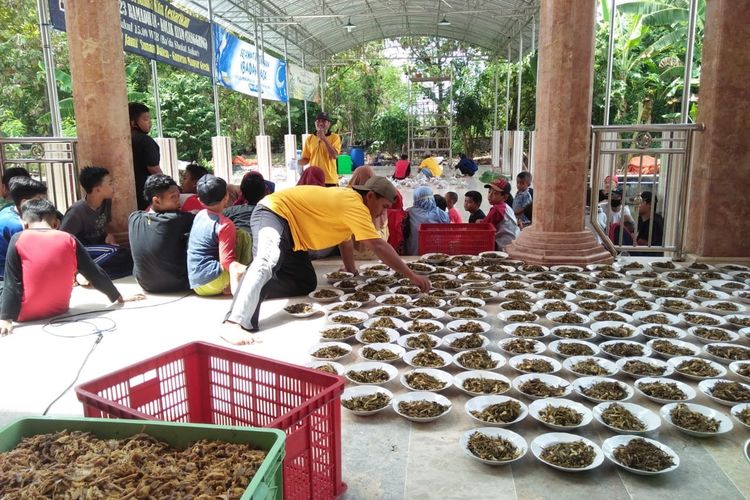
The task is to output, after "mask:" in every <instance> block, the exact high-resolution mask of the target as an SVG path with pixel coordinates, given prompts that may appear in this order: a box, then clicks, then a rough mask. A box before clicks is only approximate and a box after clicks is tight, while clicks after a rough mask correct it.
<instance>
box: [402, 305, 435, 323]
mask: <svg viewBox="0 0 750 500" xmlns="http://www.w3.org/2000/svg"><path fill="white" fill-rule="evenodd" d="M444 316H445V313H444V312H443V311H441V310H440V309H436V308H434V307H414V308H412V309H410V310H408V311H407V312H406V315H405V317H406V318H408V319H410V320H424V319H432V320H439V319H442V318H443V317H444Z"/></svg>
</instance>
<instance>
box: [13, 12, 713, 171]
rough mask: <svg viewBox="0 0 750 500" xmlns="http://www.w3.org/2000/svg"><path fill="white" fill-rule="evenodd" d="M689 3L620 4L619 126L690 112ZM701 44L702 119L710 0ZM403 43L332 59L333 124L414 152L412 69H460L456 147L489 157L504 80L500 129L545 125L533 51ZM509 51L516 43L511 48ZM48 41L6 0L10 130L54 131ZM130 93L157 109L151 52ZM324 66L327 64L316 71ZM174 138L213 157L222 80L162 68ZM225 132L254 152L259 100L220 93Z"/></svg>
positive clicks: (614, 120) (296, 108)
mask: <svg viewBox="0 0 750 500" xmlns="http://www.w3.org/2000/svg"><path fill="white" fill-rule="evenodd" d="M608 4H609V0H600V15H599V25H598V27H597V31H596V56H595V65H594V89H593V90H594V99H593V109H592V122H593V123H595V124H601V123H602V122H603V116H604V91H605V88H604V87H605V76H606V67H607V64H606V55H607V44H608V25H609V15H610V13H609V12H608ZM688 4H689V0H620V1H619V2H618V8H617V11H616V13H615V31H616V38H615V48H614V58H613V83H612V97H611V110H610V123H611V124H626V123H668V122H672V121H675V119H676V118H679V113H680V107H681V95H682V87H683V81H682V79H683V72H684V58H685V52H686V50H685V46H686V40H687V24H688V19H687V12H688V11H687V9H688ZM699 5H700V13H699V16H698V25H697V34H696V50H695V54H694V66H693V75H692V79H691V89H692V91H693V94H694V95H693V99H692V105H691V109H690V115H691V117H693V118H694V117H695V113H696V105H697V103H696V101H697V99H695V97H696V94H697V90H698V77H699V74H700V55H701V50H702V36H703V12H704V8H705V0H701V1H700V2H699ZM399 43H400V44H401V46H402V47H403V48H404V49H405V50H406V51H408V52H409V53H410V54H411V56H412V58H413V59H412V61H411V62H410V63H409V65H408V66H407V67H401V66H400V65H397V64H395V61H389V60H388V59H386V58H384V56H383V54H384V52H383V51H384V47H385V44H384V42H383V41H378V42H370V43H368V44H365V45H364V46H360V47H357V48H355V49H352V50H350V51H347V52H344V53H341V54H338V55H337V56H336V58H335V60H334V61H333V64H332V65H330V66H328V67H327V70H326V75H327V80H326V95H325V103H326V110H327V111H328V112H329V113H330V114H331V116H332V118H333V121H334V125H333V129H334V130H335V131H337V132H339V133H342V134H349V133H350V134H351V137H352V140H353V142H354V143H357V144H364V145H366V146H369V147H370V149H371V150H372V151H375V150H382V151H387V152H390V153H393V154H398V153H400V152H401V151H403V149H404V145H405V143H406V139H407V130H408V129H407V127H408V97H409V89H408V83H407V82H406V78H405V77H404V76H405V74H412V73H416V72H419V73H422V74H424V75H426V76H436V75H446V74H452V75H453V82H454V83H453V108H452V109H450V111H451V112H452V113H453V121H454V137H453V141H454V142H453V143H454V151H455V152H459V151H466V152H468V153H469V154H477V153H479V152H481V151H480V150H482V148H483V147H484V148H486V144H487V140H486V138H487V137H488V136H489V135H490V133H491V130H492V128H493V124H494V122H495V108H494V102H495V79H497V82H498V94H499V97H498V109H497V126H498V128H499V129H504V128H506V109H505V108H506V104H507V105H508V106H507V107H508V110H507V115H508V120H507V121H508V128H509V129H511V130H513V129H516V128H517V127H518V128H520V129H523V130H533V128H534V120H535V116H534V115H535V91H536V89H535V74H536V54H528V55H527V56H526V57H525V58H524V60H523V62H522V63H521V65H520V66H519V63H518V62H517V61H513V62H511V63H508V62H507V61H504V60H498V59H497V58H495V57H493V56H492V55H491V54H486V53H485V52H483V51H481V50H479V49H476V48H473V47H470V46H466V45H465V44H463V43H461V42H458V41H453V40H436V39H434V38H423V37H402V38H401V39H399ZM52 48H53V53H54V57H55V63H56V76H57V85H58V93H59V99H60V107H61V112H62V117H63V133H64V135H66V136H74V135H75V133H76V132H75V117H74V113H73V106H72V99H71V91H72V84H73V82H72V81H71V78H70V75H69V66H68V52H67V50H68V49H67V45H66V35H65V33H60V32H57V31H54V30H53V31H52ZM500 52H501V53H504V50H500ZM42 61H43V57H42V48H41V42H40V38H39V28H38V21H37V14H36V2H34V1H33V0H0V76H1V78H2V85H0V134H2V135H5V136H48V135H50V116H49V109H48V105H47V98H46V92H45V83H44V69H43V66H42ZM125 63H126V68H125V70H126V75H127V82H128V94H129V99H130V100H141V101H144V102H146V103H147V104H148V105H150V106H152V108H153V94H152V87H151V72H150V67H149V63H148V61H147V60H146V59H144V58H142V57H139V56H135V55H132V54H126V58H125ZM519 67H520V68H521V71H520V74H521V78H522V81H521V115H520V116H516V105H515V103H516V97H517V78H518V77H519ZM313 69H314V70H317V68H313ZM158 72H159V83H160V86H159V92H160V97H161V108H162V124H163V135H164V136H167V137H174V138H176V139H177V143H178V146H177V147H178V152H179V154H180V157H181V158H182V159H184V160H204V159H205V158H206V157H209V156H210V149H211V136H213V135H214V134H215V125H214V120H215V119H214V110H213V95H212V91H211V83H210V80H209V79H208V78H206V77H202V76H197V75H194V74H191V73H187V72H184V71H182V70H178V69H175V68H172V67H170V66H167V65H163V64H158ZM508 73H510V99H509V101H508V103H506V102H505V83H506V78H507V76H508ZM219 102H220V109H221V127H222V133H223V134H225V135H229V136H231V137H232V144H233V146H234V149H235V151H236V152H239V153H247V154H252V153H253V152H254V147H255V146H254V143H255V136H256V135H257V134H258V133H259V130H258V129H259V127H258V109H257V100H256V98H254V97H250V96H246V95H244V94H240V93H237V92H232V91H229V90H227V89H224V88H220V89H219ZM437 105H438V107H439V108H440V109H442V110H447V109H448V108H449V107H450V100H449V92H447V90H446V89H445V88H441V89H440V92H439V96H438V98H437ZM290 108H291V113H290V114H291V131H292V133H294V134H302V133H304V131H305V123H304V110H303V103H302V102H301V101H296V100H292V101H291V105H290ZM318 111H319V107H318V106H317V105H316V104H315V103H308V128H309V129H310V130H313V129H314V125H313V122H314V117H315V114H316V113H317V112H318ZM264 117H265V120H264V121H265V130H266V134H267V135H270V136H271V138H272V146H273V148H274V149H275V150H281V149H283V143H284V134H286V133H287V110H286V104H284V103H277V102H269V101H265V102H264Z"/></svg>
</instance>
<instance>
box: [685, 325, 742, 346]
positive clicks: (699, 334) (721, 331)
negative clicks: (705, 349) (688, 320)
mask: <svg viewBox="0 0 750 500" xmlns="http://www.w3.org/2000/svg"><path fill="white" fill-rule="evenodd" d="M687 331H688V333H689V334H690V335H692V336H693V337H695V338H696V339H698V341H699V342H703V343H704V344H712V343H715V342H728V343H734V342H737V341H738V340H739V339H740V335H739V334H738V333H735V332H733V331H731V330H727V329H726V328H719V327H718V326H691V327H690V328H688V330H687Z"/></svg>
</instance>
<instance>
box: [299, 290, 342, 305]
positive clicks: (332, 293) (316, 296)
mask: <svg viewBox="0 0 750 500" xmlns="http://www.w3.org/2000/svg"><path fill="white" fill-rule="evenodd" d="M342 295H344V292H343V290H338V289H336V288H319V289H318V290H315V291H313V292H310V293H309V294H307V296H308V297H310V298H311V299H313V300H317V301H318V302H320V303H323V304H325V303H328V302H336V301H337V300H339V297H341V296H342Z"/></svg>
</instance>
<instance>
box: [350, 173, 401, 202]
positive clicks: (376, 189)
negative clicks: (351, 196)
mask: <svg viewBox="0 0 750 500" xmlns="http://www.w3.org/2000/svg"><path fill="white" fill-rule="evenodd" d="M353 187H354V189H356V190H358V191H372V192H373V193H375V194H379V195H380V196H382V197H383V198H388V200H389V201H390V202H391V203H393V202H394V201H395V200H396V192H397V191H396V187H395V186H394V185H393V184H391V181H389V180H388V179H386V178H385V177H379V176H375V177H370V178H369V179H367V182H365V183H364V184H361V185H359V186H353Z"/></svg>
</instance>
